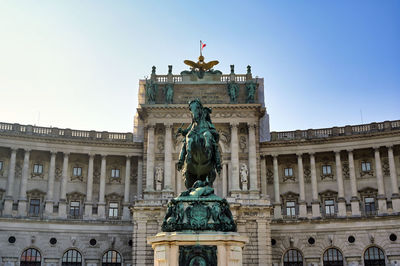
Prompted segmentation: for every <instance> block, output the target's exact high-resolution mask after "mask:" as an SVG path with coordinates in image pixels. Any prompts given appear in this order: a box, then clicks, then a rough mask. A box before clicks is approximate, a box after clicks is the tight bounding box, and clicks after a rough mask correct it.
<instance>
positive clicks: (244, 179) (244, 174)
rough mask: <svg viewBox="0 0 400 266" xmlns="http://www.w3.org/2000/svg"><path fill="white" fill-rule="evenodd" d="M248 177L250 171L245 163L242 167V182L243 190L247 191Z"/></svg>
mask: <svg viewBox="0 0 400 266" xmlns="http://www.w3.org/2000/svg"><path fill="white" fill-rule="evenodd" d="M248 176H249V170H248V169H247V165H246V164H244V163H243V164H242V165H241V166H240V182H242V190H247V182H248Z"/></svg>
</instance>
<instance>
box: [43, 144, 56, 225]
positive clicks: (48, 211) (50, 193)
mask: <svg viewBox="0 0 400 266" xmlns="http://www.w3.org/2000/svg"><path fill="white" fill-rule="evenodd" d="M56 155H57V152H56V151H50V166H49V179H48V180H47V194H46V205H45V208H44V212H45V215H46V216H47V217H50V216H52V215H53V205H54V179H55V174H56V172H55V171H56Z"/></svg>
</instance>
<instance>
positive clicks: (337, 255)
mask: <svg viewBox="0 0 400 266" xmlns="http://www.w3.org/2000/svg"><path fill="white" fill-rule="evenodd" d="M324 266H343V255H342V253H341V252H340V251H339V250H338V249H336V248H330V249H328V250H326V251H325V253H324Z"/></svg>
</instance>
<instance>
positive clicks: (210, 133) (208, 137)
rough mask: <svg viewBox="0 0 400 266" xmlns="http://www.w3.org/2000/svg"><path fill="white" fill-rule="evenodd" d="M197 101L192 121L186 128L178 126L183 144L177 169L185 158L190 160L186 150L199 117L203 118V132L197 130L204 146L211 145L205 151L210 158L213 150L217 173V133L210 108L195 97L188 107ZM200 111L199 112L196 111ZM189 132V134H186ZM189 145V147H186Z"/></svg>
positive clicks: (219, 169)
mask: <svg viewBox="0 0 400 266" xmlns="http://www.w3.org/2000/svg"><path fill="white" fill-rule="evenodd" d="M194 103H197V104H199V105H200V110H196V109H195V110H192V109H191V111H192V122H191V123H190V125H189V126H188V127H187V128H186V129H182V128H179V129H178V132H177V135H179V134H180V135H182V136H183V137H184V140H183V146H182V149H181V152H180V155H179V161H178V170H181V169H182V166H183V164H184V161H185V158H186V162H187V163H189V162H191V159H192V158H191V153H190V152H188V150H190V147H191V141H193V138H192V137H191V135H192V134H195V132H196V130H192V129H195V127H196V125H197V123H198V122H199V120H200V119H201V118H204V119H205V123H206V125H205V128H203V129H204V131H203V132H198V133H200V134H202V135H203V136H204V138H205V143H206V147H207V146H208V147H212V149H207V153H208V157H209V158H210V159H211V156H212V150H213V151H214V156H215V162H216V164H215V168H216V170H217V172H218V173H220V171H221V169H222V166H221V156H220V153H219V147H218V142H219V133H218V131H217V130H216V128H215V126H214V125H213V124H212V122H211V118H210V113H211V109H210V108H208V107H203V106H202V104H201V102H200V101H199V100H198V99H196V100H193V101H191V102H189V108H190V107H191V105H192V104H194ZM198 112H201V113H198ZM188 134H189V135H188ZM186 135H188V137H189V138H188V139H189V140H188V142H189V143H187V142H186ZM188 146H189V148H188Z"/></svg>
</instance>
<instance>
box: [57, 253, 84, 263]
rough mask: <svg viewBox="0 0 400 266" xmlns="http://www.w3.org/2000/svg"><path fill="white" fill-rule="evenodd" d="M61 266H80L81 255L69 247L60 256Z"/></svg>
mask: <svg viewBox="0 0 400 266" xmlns="http://www.w3.org/2000/svg"><path fill="white" fill-rule="evenodd" d="M61 265H62V266H81V265H82V255H81V253H79V251H77V250H75V249H70V250H68V251H67V252H65V253H64V255H63V257H62V264H61Z"/></svg>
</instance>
